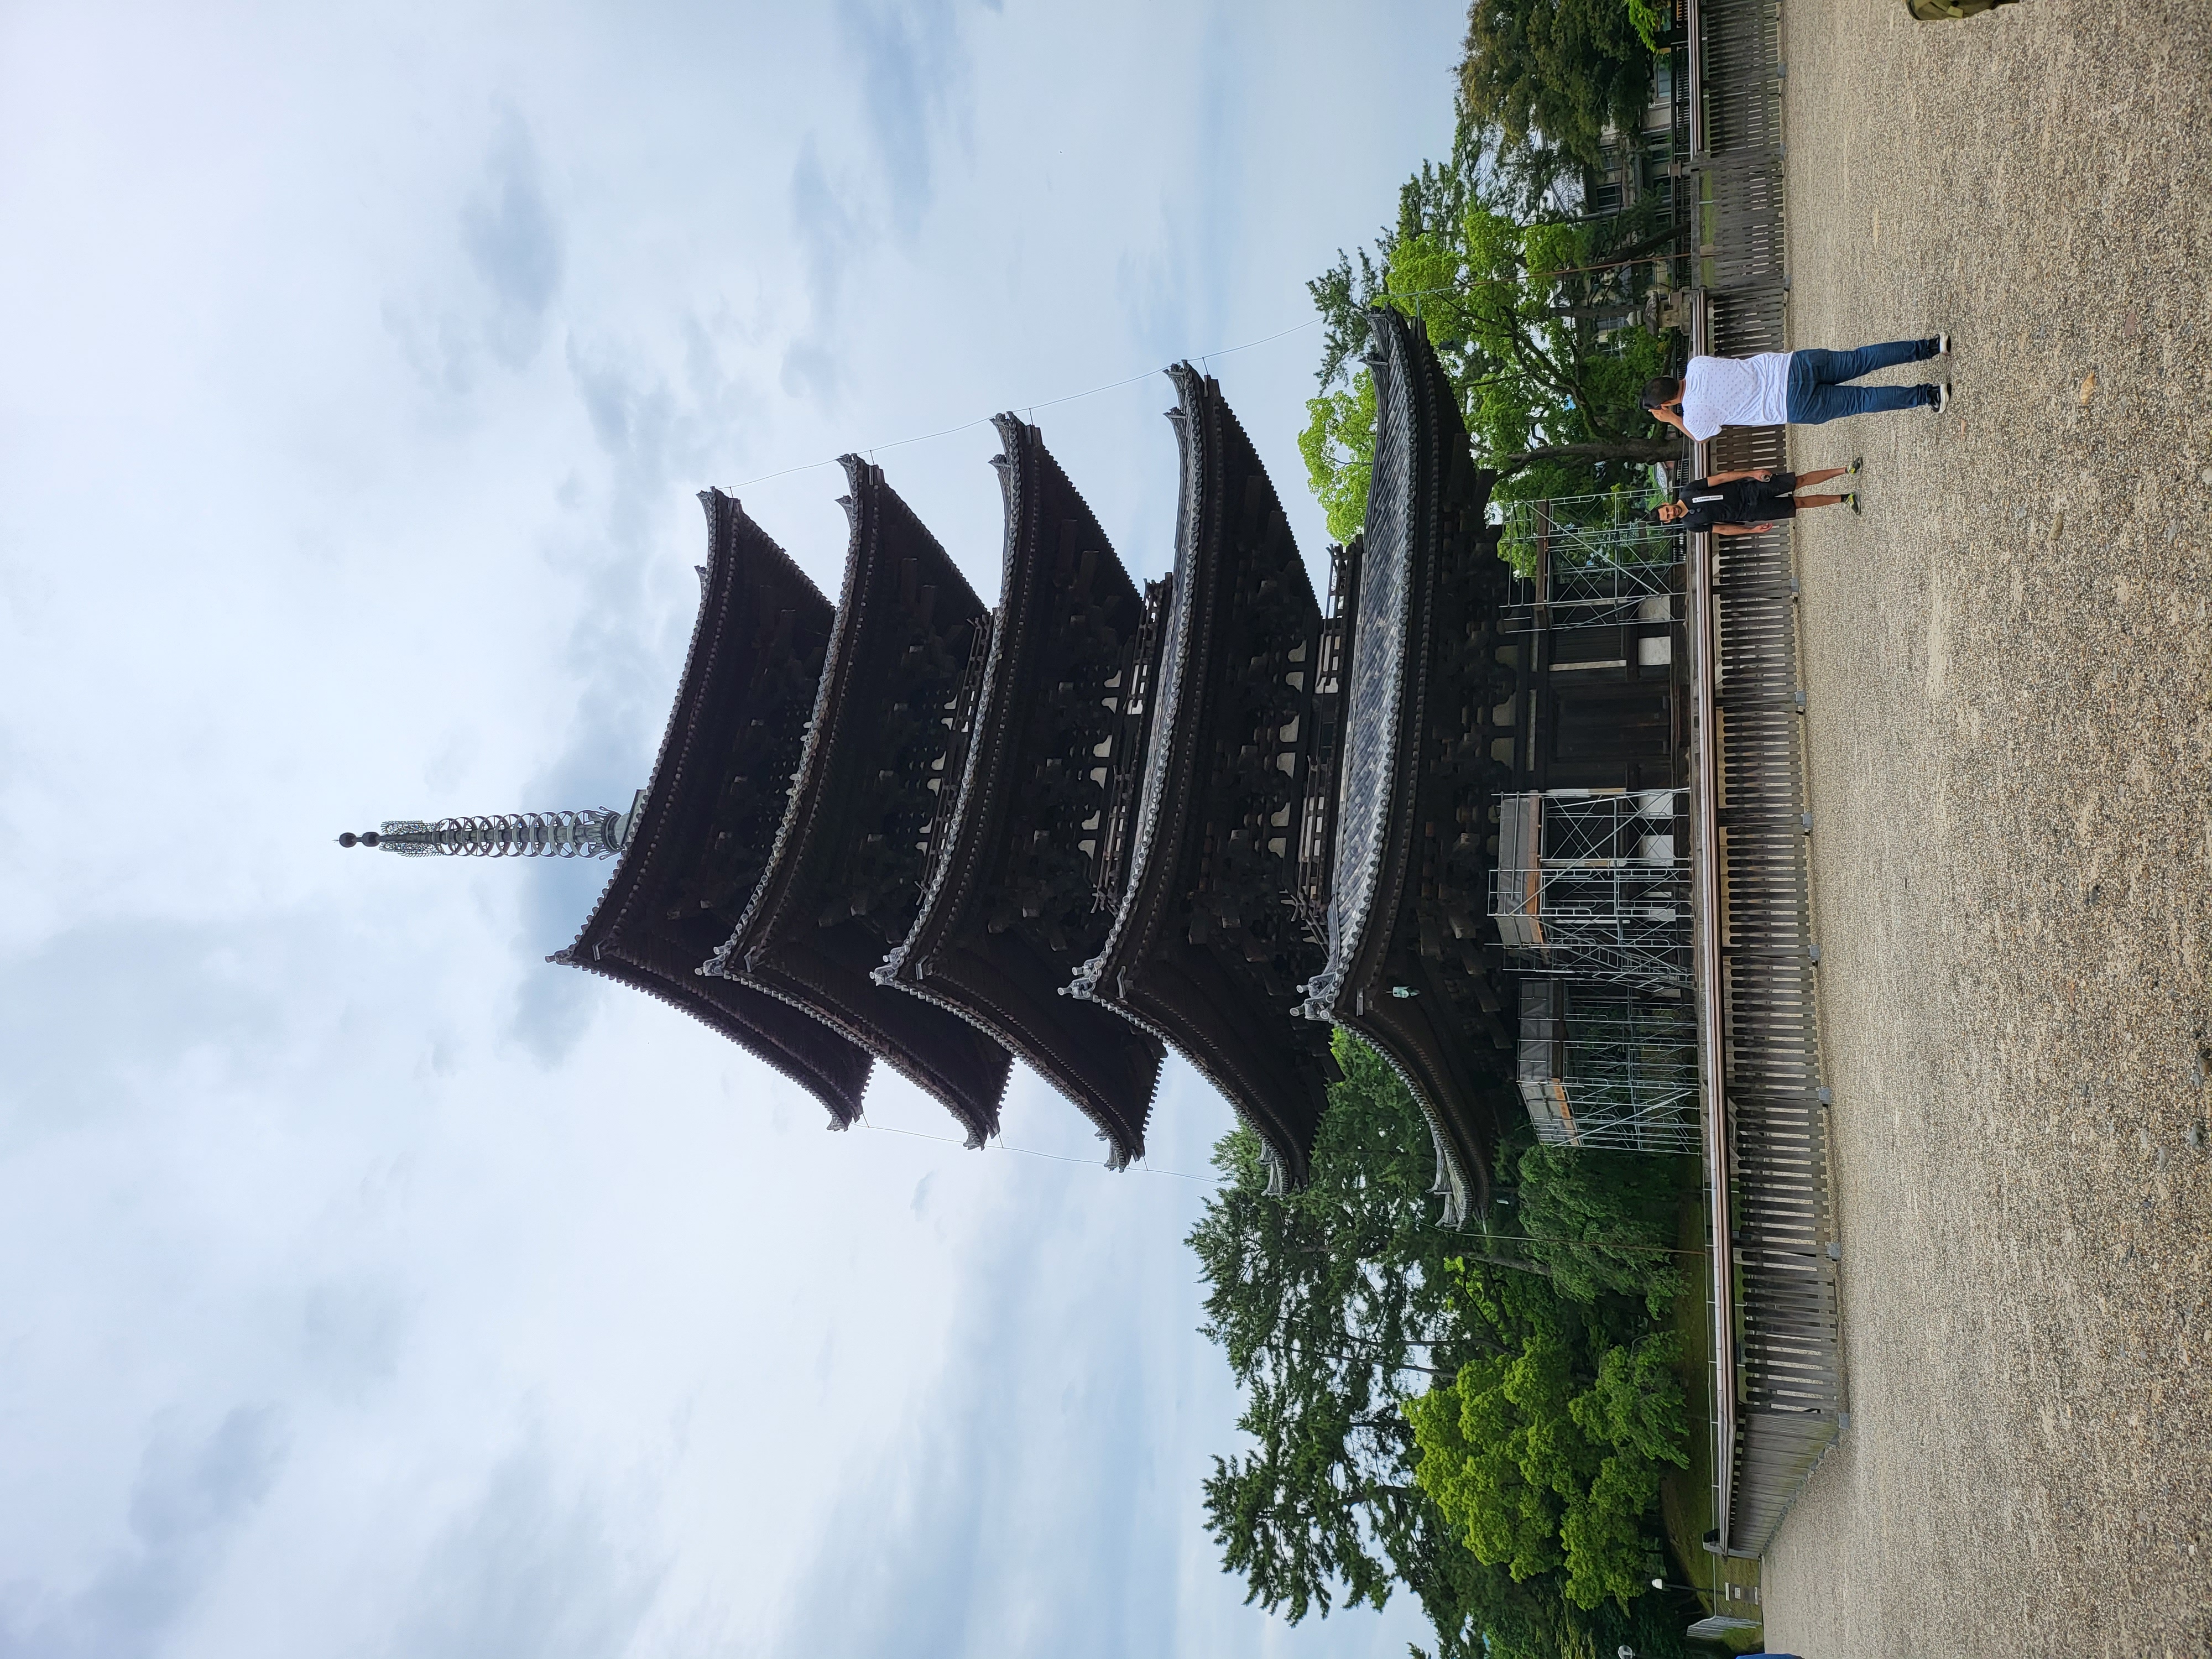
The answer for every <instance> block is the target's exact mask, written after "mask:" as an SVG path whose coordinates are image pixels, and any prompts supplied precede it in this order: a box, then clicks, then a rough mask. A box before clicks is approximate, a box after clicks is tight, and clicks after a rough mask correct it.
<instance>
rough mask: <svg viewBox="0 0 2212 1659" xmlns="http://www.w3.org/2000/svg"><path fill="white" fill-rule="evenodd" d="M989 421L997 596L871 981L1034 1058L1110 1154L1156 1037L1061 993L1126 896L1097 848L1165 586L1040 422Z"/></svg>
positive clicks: (1127, 1132)
mask: <svg viewBox="0 0 2212 1659" xmlns="http://www.w3.org/2000/svg"><path fill="white" fill-rule="evenodd" d="M996 425H997V428H998V433H999V438H1000V442H1001V443H1002V444H1003V445H1004V453H1001V454H1000V455H998V456H997V457H996V458H994V460H993V462H992V465H994V467H995V468H996V469H997V470H998V475H999V485H1000V492H1001V496H1002V499H1003V501H1004V504H1005V507H1006V541H1005V557H1004V574H1003V577H1002V579H1001V585H1000V597H999V606H998V609H997V611H995V612H994V613H993V616H992V618H991V625H990V628H989V648H988V650H987V652H985V653H982V654H981V662H980V667H979V668H978V669H977V670H976V671H974V672H971V673H970V674H969V675H968V676H967V677H966V678H965V680H964V681H963V684H962V687H961V690H960V696H959V698H958V702H957V707H956V708H955V710H954V714H953V719H952V730H953V732H954V733H955V738H956V742H955V747H954V750H953V753H954V757H955V763H953V764H951V765H949V766H947V768H946V769H945V773H944V774H943V781H942V783H941V785H940V787H939V792H938V794H937V797H936V804H935V817H934V819H933V822H932V823H931V825H930V829H929V834H928V838H927V844H928V859H927V869H926V872H925V875H924V878H923V882H922V891H921V900H920V902H919V904H918V906H917V907H916V908H915V913H914V922H913V926H912V927H911V928H910V930H909V931H908V933H907V936H906V937H905V938H904V939H902V940H901V941H900V942H899V943H898V944H897V945H895V946H894V947H893V948H892V950H891V951H890V954H889V955H888V956H886V957H884V961H883V963H882V965H881V966H880V967H878V969H876V970H875V978H876V979H877V981H878V982H879V983H882V984H884V985H894V986H896V987H899V988H900V989H901V990H902V991H907V992H911V993H912V994H915V996H918V997H921V998H922V999H924V1000H927V1001H929V1002H933V1003H936V1004H938V1005H939V1006H942V1007H944V1008H945V1009H947V1010H949V1011H951V1012H953V1013H955V1014H957V1015H959V1016H960V1017H961V1018H964V1019H966V1020H968V1021H969V1022H970V1023H971V1024H974V1025H975V1027H976V1028H978V1029H979V1030H982V1031H985V1032H987V1033H988V1034H989V1035H990V1036H992V1037H993V1038H994V1040H996V1041H997V1042H999V1043H1000V1044H1001V1045H1002V1046H1003V1047H1005V1048H1006V1049H1008V1050H1009V1051H1010V1052H1012V1054H1015V1055H1017V1056H1018V1057H1019V1058H1020V1059H1021V1060H1024V1062H1026V1063H1027V1064H1028V1065H1029V1066H1030V1067H1031V1068H1032V1069H1033V1070H1035V1071H1036V1073H1037V1074H1038V1075H1039V1076H1041V1077H1042V1078H1043V1079H1045V1080H1046V1081H1047V1082H1048V1083H1050V1084H1051V1085H1053V1086H1054V1088H1056V1089H1057V1090H1059V1091H1060V1093H1061V1094H1063V1095H1065V1096H1066V1097H1067V1098H1068V1099H1069V1100H1071V1101H1073V1103H1075V1105H1076V1106H1077V1107H1078V1108H1079V1109H1080V1110H1081V1111H1082V1112H1083V1113H1084V1115H1085V1116H1086V1117H1088V1118H1089V1119H1090V1120H1091V1122H1092V1124H1093V1125H1095V1126H1096V1127H1097V1130H1098V1133H1099V1134H1100V1135H1101V1137H1102V1138H1103V1139H1105V1140H1106V1142H1107V1143H1108V1146H1109V1149H1110V1152H1109V1160H1108V1161H1109V1164H1111V1165H1112V1167H1115V1168H1117V1169H1118V1168H1120V1167H1121V1166H1122V1165H1123V1164H1127V1162H1128V1161H1129V1160H1130V1159H1131V1158H1138V1157H1141V1156H1142V1155H1143V1152H1144V1145H1145V1122H1146V1118H1147V1116H1148V1115H1150V1113H1151V1110H1152V1092H1153V1090H1154V1088H1155V1087H1156V1086H1157V1085H1158V1080H1159V1071H1160V1061H1161V1059H1162V1056H1163V1050H1162V1048H1161V1045H1160V1042H1159V1039H1158V1037H1157V1036H1154V1035H1153V1034H1152V1031H1151V1030H1148V1029H1146V1027H1144V1026H1142V1025H1139V1024H1135V1023H1133V1022H1132V1021H1130V1020H1127V1019H1125V1018H1121V1016H1120V1015H1118V1014H1116V1013H1115V1012H1110V1011H1109V1010H1108V1009H1107V1008H1105V1007H1103V1006H1100V1005H1099V1004H1097V1003H1096V1002H1085V1001H1081V1000H1076V999H1074V998H1072V997H1066V996H1063V995H1061V994H1060V991H1061V989H1062V987H1065V986H1066V984H1067V982H1068V981H1069V980H1070V979H1071V978H1072V977H1073V975H1074V974H1075V972H1076V970H1077V969H1079V967H1080V966H1081V965H1082V964H1083V963H1084V962H1085V960H1086V959H1088V958H1089V957H1091V955H1092V954H1093V953H1094V952H1096V951H1097V950H1098V948H1099V947H1100V946H1101V945H1103V944H1104V942H1105V939H1106V936H1107V933H1108V930H1109V927H1111V925H1112V923H1113V920H1114V911H1115V906H1116V904H1117V903H1118V901H1119V893H1118V890H1116V887H1115V881H1114V879H1113V877H1112V874H1111V872H1109V871H1108V870H1107V868H1106V860H1104V858H1103V854H1102V849H1103V846H1104V844H1105V842H1106V836H1107V825H1108V823H1109V821H1110V818H1111V817H1112V814H1111V812H1110V811H1109V807H1110V805H1111V802H1110V800H1109V786H1110V785H1111V783H1112V782H1113V781H1115V779H1116V778H1117V777H1121V776H1123V775H1127V773H1128V771H1129V770H1130V769H1131V766H1130V763H1131V762H1132V761H1133V757H1135V756H1136V755H1137V754H1138V753H1139V752H1141V750H1142V749H1143V746H1144V742H1145V725H1144V719H1145V697H1144V686H1145V684H1146V677H1147V675H1148V674H1149V672H1150V671H1151V666H1152V665H1151V659H1150V653H1151V648H1152V641H1153V639H1154V638H1155V636H1156V635H1157V631H1158V629H1157V611H1158V604H1159V601H1158V594H1157V593H1156V594H1155V596H1154V600H1153V605H1152V610H1151V611H1149V612H1148V611H1147V607H1146V601H1145V599H1143V598H1142V597H1141V596H1140V595H1139V593H1138V592H1137V589H1136V586H1135V584H1134V583H1133V582H1132V581H1131V580H1129V577H1128V574H1127V572H1126V571H1124V570H1123V569H1122V568H1121V561H1120V560H1119V559H1118V558H1116V557H1115V554H1114V550H1113V547H1112V545H1111V544H1109V542H1108V541H1107V539H1106V537H1105V534H1104V532H1102V531H1101V530H1100V529H1099V527H1098V522H1097V520H1096V519H1095V518H1093V517H1092V516H1091V509H1090V508H1089V507H1086V506H1085V504H1084V501H1083V498H1082V496H1081V495H1078V494H1077V493H1076V490H1075V488H1074V486H1073V484H1071V483H1069V482H1068V480H1067V475H1066V473H1064V472H1062V471H1060V465H1059V464H1058V463H1057V462H1055V461H1054V459H1053V458H1052V456H1051V455H1050V453H1048V452H1047V450H1046V449H1045V447H1044V441H1043V439H1042V436H1041V435H1039V433H1038V431H1037V429H1036V428H1035V427H1033V426H1030V425H1027V424H1025V423H1024V422H1022V421H1019V420H1018V419H1016V418H1015V417H1014V416H1012V415H1001V416H999V417H998V419H997V422H996ZM1148 617H1150V618H1152V625H1151V626H1149V627H1148V626H1147V622H1148Z"/></svg>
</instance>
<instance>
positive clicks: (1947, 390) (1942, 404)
mask: <svg viewBox="0 0 2212 1659" xmlns="http://www.w3.org/2000/svg"><path fill="white" fill-rule="evenodd" d="M1950 406H1951V383H1950V382H1949V381H1948V380H1946V381H1944V382H1943V383H1942V385H1941V386H1937V387H1936V404H1935V408H1936V413H1937V414H1938V415H1941V414H1942V412H1943V411H1944V410H1947V409H1948V408H1950Z"/></svg>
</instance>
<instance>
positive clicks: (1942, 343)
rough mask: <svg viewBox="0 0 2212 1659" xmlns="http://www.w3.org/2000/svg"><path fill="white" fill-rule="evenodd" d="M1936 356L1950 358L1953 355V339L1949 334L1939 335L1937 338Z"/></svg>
mask: <svg viewBox="0 0 2212 1659" xmlns="http://www.w3.org/2000/svg"><path fill="white" fill-rule="evenodd" d="M1950 355H1951V337H1950V336H1949V335H1948V334H1938V335H1937V336H1936V356H1938V357H1948V356H1950Z"/></svg>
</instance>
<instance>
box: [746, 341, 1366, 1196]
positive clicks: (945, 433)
mask: <svg viewBox="0 0 2212 1659" xmlns="http://www.w3.org/2000/svg"><path fill="white" fill-rule="evenodd" d="M1321 320H1322V319H1320V318H1318V317H1310V318H1308V319H1306V320H1305V321H1304V322H1303V323H1298V324H1297V325H1293V326H1291V327H1290V328H1286V329H1282V330H1280V331H1278V332H1276V333H1273V334H1267V335H1263V336H1261V337H1260V338H1259V339H1256V340H1247V341H1245V342H1244V343H1243V344H1242V345H1233V346H1225V347H1223V348H1222V349H1220V350H1218V351H1206V352H1200V353H1197V354H1195V355H1196V356H1197V357H1198V359H1199V361H1200V362H1209V361H1211V360H1212V359H1213V358H1215V357H1228V356H1234V355H1235V354H1236V353H1237V352H1239V351H1249V350H1251V349H1252V348H1253V347H1255V346H1263V345H1272V344H1273V343H1275V342H1276V341H1277V340H1285V339H1288V338H1289V337H1291V335H1293V334H1297V333H1302V332H1303V331H1305V330H1307V329H1310V328H1315V327H1318V326H1319V325H1320V323H1321ZM1185 361H1188V359H1185ZM1165 372H1166V371H1165V370H1164V369H1162V368H1148V369H1146V370H1145V371H1144V373H1142V374H1132V375H1129V376H1128V377H1127V378H1126V379H1123V380H1109V381H1108V382H1107V383H1106V384H1105V385H1103V386H1092V387H1091V389H1090V390H1089V391H1087V392H1069V393H1067V395H1066V396H1065V397H1061V398H1044V399H1042V401H1040V402H1037V403H1032V404H1014V405H1012V407H1014V408H1017V409H1025V410H1028V411H1029V412H1030V414H1031V415H1035V414H1036V412H1037V410H1040V409H1057V408H1058V407H1059V406H1060V404H1073V403H1079V402H1080V401H1081V400H1082V399H1084V398H1096V397H1097V396H1098V395H1099V394H1100V393H1101V392H1119V391H1120V390H1121V388H1122V387H1123V386H1134V385H1136V384H1137V382H1138V381H1139V380H1151V379H1152V377H1153V376H1154V375H1156V374H1164V373H1165ZM990 420H991V417H990V416H987V415H979V416H976V417H975V419H974V420H972V421H963V422H960V423H959V424H958V425H957V426H946V427H939V428H938V429H937V430H936V431H934V432H922V433H917V434H916V435H915V436H913V437H911V438H895V439H893V440H892V441H890V443H887V444H863V445H860V446H859V447H857V448H856V449H854V450H852V451H849V452H848V453H855V454H865V455H868V456H871V457H872V456H874V455H875V454H877V453H878V452H880V451H883V450H886V449H904V448H905V447H907V446H908V444H926V443H928V442H930V441H932V440H933V439H937V438H949V437H951V436H952V435H953V434H954V433H956V432H965V431H967V430H968V428H970V427H975V426H987V425H989V424H990ZM838 459H839V458H838V457H836V456H835V455H833V456H831V457H829V459H827V460H822V461H805V462H802V463H800V464H799V465H797V466H787V467H785V468H784V469H782V471H778V472H763V473H762V474H760V476H759V477H752V478H747V479H746V480H745V481H744V483H737V484H732V485H731V486H730V493H731V494H732V495H735V494H736V493H737V492H738V490H740V489H751V488H752V487H753V486H754V485H755V484H757V483H768V482H769V479H771V478H787V477H790V476H791V475H792V474H793V473H794V472H811V471H814V470H815V469H816V468H817V467H823V466H835V465H837V461H838ZM892 1133H909V1132H908V1131H905V1130H895V1131H892ZM922 1139H925V1140H935V1139H940V1137H939V1136H936V1135H925V1136H923V1137H922ZM1007 1150H1008V1151H1009V1152H1016V1151H1018V1150H1020V1149H1019V1148H1018V1147H1008V1148H1007ZM1036 1156H1037V1157H1039V1158H1050V1157H1053V1156H1054V1154H1053V1153H1050V1152H1039V1153H1037V1154H1036ZM1068 1161H1069V1162H1071V1163H1074V1164H1080V1163H1082V1162H1083V1160H1082V1159H1081V1158H1072V1159H1070V1160H1068ZM1158 1173H1162V1174H1165V1173H1168V1171H1164V1170H1163V1171H1159V1172H1158ZM1186 1178H1187V1179H1189V1180H1197V1179H1200V1177H1198V1176H1188V1177H1186Z"/></svg>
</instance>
